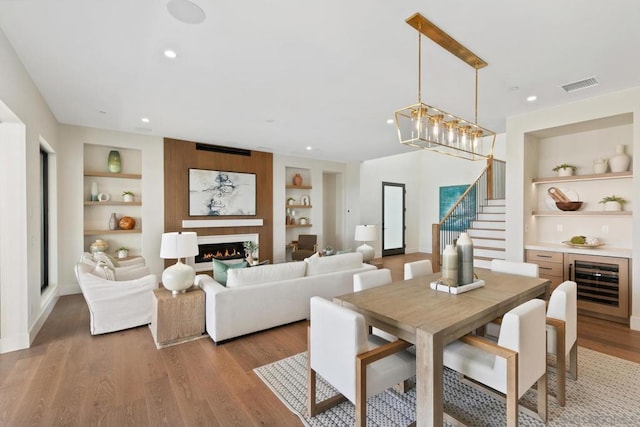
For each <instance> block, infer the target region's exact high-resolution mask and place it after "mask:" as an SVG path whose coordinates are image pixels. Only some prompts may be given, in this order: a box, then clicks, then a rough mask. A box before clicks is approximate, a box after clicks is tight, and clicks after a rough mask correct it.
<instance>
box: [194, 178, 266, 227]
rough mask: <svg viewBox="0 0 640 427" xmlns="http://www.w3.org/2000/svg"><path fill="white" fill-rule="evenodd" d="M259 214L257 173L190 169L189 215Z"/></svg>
mask: <svg viewBox="0 0 640 427" xmlns="http://www.w3.org/2000/svg"><path fill="white" fill-rule="evenodd" d="M255 214H256V174H255V173H241V172H226V171H214V170H205V169H189V215H191V216H227V215H243V216H249V215H255Z"/></svg>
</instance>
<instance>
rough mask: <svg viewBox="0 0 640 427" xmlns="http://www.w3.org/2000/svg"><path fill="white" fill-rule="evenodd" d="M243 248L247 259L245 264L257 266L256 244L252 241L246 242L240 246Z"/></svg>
mask: <svg viewBox="0 0 640 427" xmlns="http://www.w3.org/2000/svg"><path fill="white" fill-rule="evenodd" d="M242 245H243V246H244V254H245V256H246V257H247V262H248V263H249V265H254V264H258V262H259V259H258V254H257V253H256V251H257V250H258V244H257V243H256V242H254V241H252V240H249V241H246V242H244V243H243V244H242Z"/></svg>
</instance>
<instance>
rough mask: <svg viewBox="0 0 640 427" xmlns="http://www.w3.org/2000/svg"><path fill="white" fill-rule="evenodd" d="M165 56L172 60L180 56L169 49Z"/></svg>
mask: <svg viewBox="0 0 640 427" xmlns="http://www.w3.org/2000/svg"><path fill="white" fill-rule="evenodd" d="M164 56H166V57H167V58H170V59H175V58H176V57H177V56H178V54H177V53H176V51H175V50H171V49H167V50H165V51H164Z"/></svg>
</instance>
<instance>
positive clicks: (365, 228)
mask: <svg viewBox="0 0 640 427" xmlns="http://www.w3.org/2000/svg"><path fill="white" fill-rule="evenodd" d="M377 239H378V236H377V233H376V226H375V225H356V234H355V237H354V240H355V241H357V242H363V243H362V245H361V246H358V248H357V249H356V251H357V252H360V253H361V254H362V260H363V261H364V262H366V263H369V262H371V260H372V259H373V256H374V254H375V252H374V250H373V248H372V247H371V246H369V245H367V242H373V241H375V240H377Z"/></svg>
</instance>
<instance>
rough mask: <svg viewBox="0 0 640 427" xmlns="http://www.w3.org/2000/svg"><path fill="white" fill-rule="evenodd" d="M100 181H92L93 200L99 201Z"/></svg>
mask: <svg viewBox="0 0 640 427" xmlns="http://www.w3.org/2000/svg"><path fill="white" fill-rule="evenodd" d="M98 194H99V193H98V183H97V182H95V181H94V182H92V183H91V201H92V202H97V201H98Z"/></svg>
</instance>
